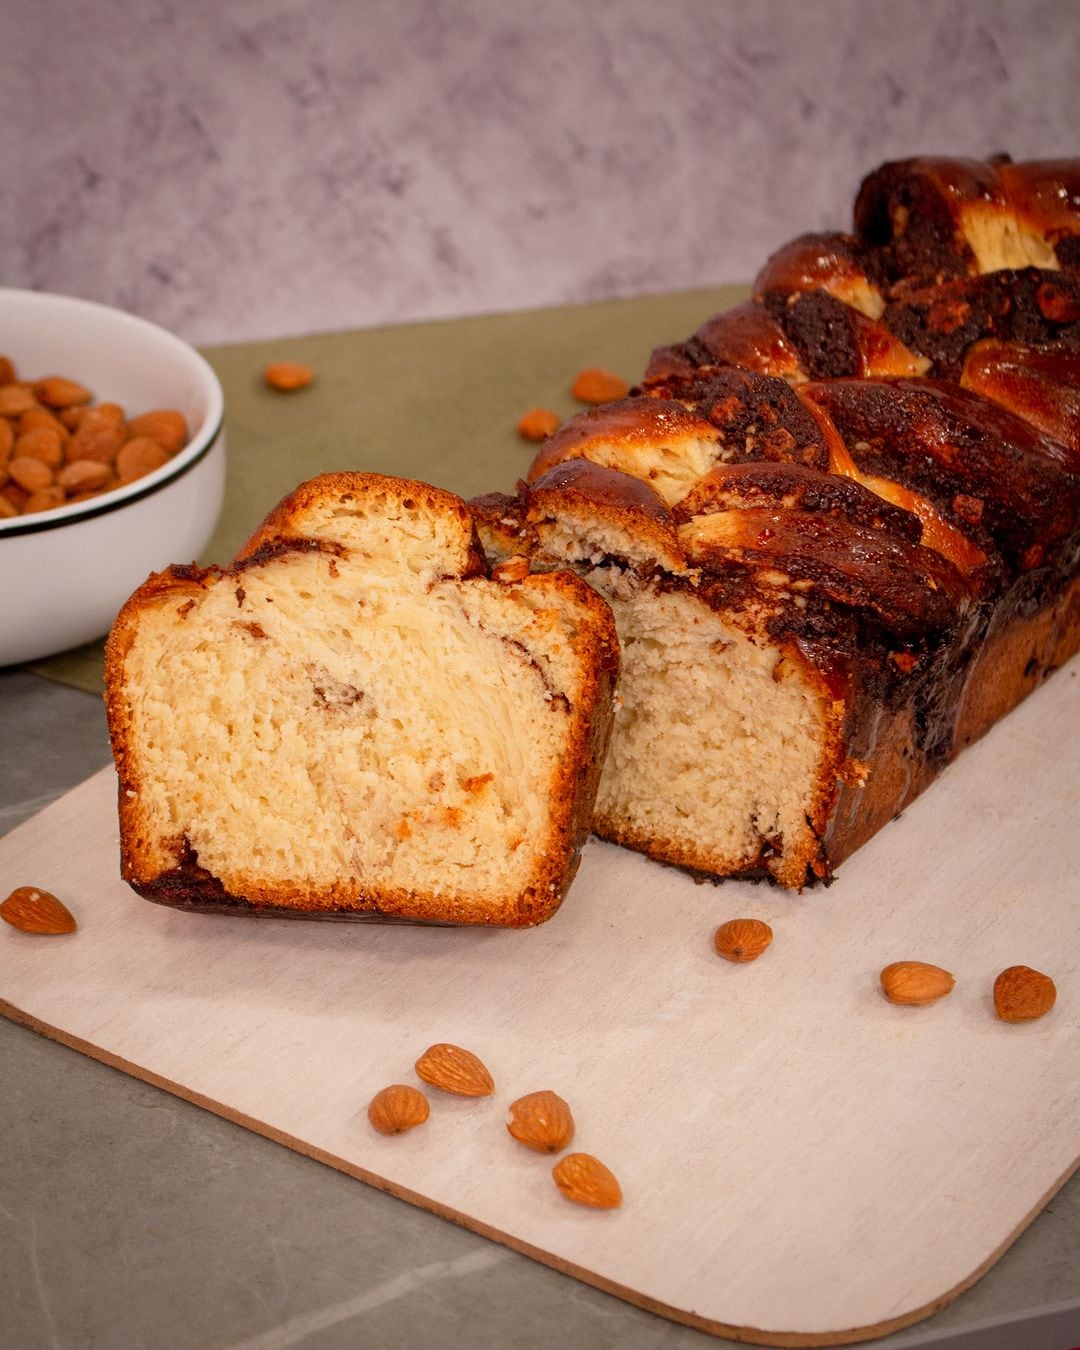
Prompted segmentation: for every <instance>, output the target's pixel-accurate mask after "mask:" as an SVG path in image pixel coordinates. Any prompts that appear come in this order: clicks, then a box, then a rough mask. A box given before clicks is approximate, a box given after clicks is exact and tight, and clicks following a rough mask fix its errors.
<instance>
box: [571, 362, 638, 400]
mask: <svg viewBox="0 0 1080 1350" xmlns="http://www.w3.org/2000/svg"><path fill="white" fill-rule="evenodd" d="M570 392H571V393H572V394H573V396H574V398H576V399H577V400H578V402H579V403H610V402H612V400H613V399H617V398H625V397H626V396H627V394H628V393H629V392H630V386H629V385H628V384H627V383H626V381H625V380H624V379H622V378H621V377H620V376H618V375H616V374H614V373H613V372H612V371H610V370H601V369H600V368H598V367H595V366H594V367H590V368H588V369H587V370H580V371H578V375H577V379H576V380H575V381H574V385H573V388H572V389H571V390H570Z"/></svg>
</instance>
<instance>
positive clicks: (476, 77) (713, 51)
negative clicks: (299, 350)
mask: <svg viewBox="0 0 1080 1350" xmlns="http://www.w3.org/2000/svg"><path fill="white" fill-rule="evenodd" d="M3 14H4V20H3V32H2V35H0V173H2V175H3V181H4V185H5V187H4V198H5V201H4V206H3V212H2V214H0V276H2V279H3V281H4V282H5V283H6V284H9V285H16V286H32V287H38V288H45V289H49V290H59V291H68V292H72V293H75V294H79V295H84V296H89V297H91V298H95V299H100V300H104V301H107V302H109V303H113V304H119V305H122V306H124V307H126V308H129V309H132V310H134V311H136V312H137V313H141V314H144V315H146V316H147V317H149V318H152V319H155V320H157V321H158V322H161V323H164V324H166V325H168V326H170V327H172V328H174V329H176V330H177V331H179V332H181V333H182V334H184V335H185V336H187V337H189V338H191V339H193V340H196V341H217V340H224V339H229V338H246V337H255V336H271V335H275V334H289V333H297V332H308V331H314V330H320V329H336V328H343V327H353V326H368V325H372V324H378V323H384V322H389V321H394V320H398V319H411V318H421V317H429V316H434V315H445V314H462V313H477V312H484V311H490V310H500V309H511V308H526V307H534V306H540V305H545V304H551V303H558V302H562V301H567V300H579V299H588V298H594V297H607V296H613V295H625V294H632V293H641V292H646V291H657V290H666V289H672V288H681V287H690V286H697V285H705V284H710V283H713V282H721V281H729V280H743V279H749V278H750V277H751V276H752V275H753V273H754V272H755V271H756V270H757V267H758V266H759V264H760V263H761V261H762V260H763V259H764V257H765V256H766V254H767V253H768V252H769V251H770V249H771V248H773V247H775V246H776V245H778V244H780V243H782V242H783V241H784V240H785V239H788V238H790V237H791V236H793V235H795V234H798V233H801V232H802V231H804V230H807V229H815V228H825V227H830V226H831V227H843V226H845V225H846V224H847V222H848V219H849V214H850V206H851V201H852V199H853V195H854V192H855V190H856V188H857V186H858V183H859V180H860V178H861V176H862V175H863V174H864V173H865V172H866V171H867V170H868V169H870V168H872V167H873V166H874V165H875V164H877V163H878V162H879V161H880V160H882V159H886V158H897V157H900V156H903V155H908V154H914V153H919V152H926V151H936V152H943V153H959V154H969V155H984V154H987V153H991V152H993V151H996V150H1000V149H1004V150H1008V151H1010V152H1011V153H1012V154H1013V155H1014V156H1015V157H1017V158H1023V157H1051V156H1059V155H1067V154H1075V153H1080V135H1078V128H1080V80H1078V78H1077V76H1078V73H1080V60H1078V57H1080V5H1077V4H1074V3H1072V0H1012V3H1007V2H1006V0H968V2H967V3H962V2H960V0H937V2H935V0H928V2H927V3H912V0H891V3H873V0H817V3H797V2H795V0H791V2H789V3H788V2H784V0H761V2H759V3H724V2H723V0H550V2H548V3H544V2H543V0H539V2H538V3H530V4H523V3H520V0H518V2H517V3H515V0H357V2H354V3H351V4H350V3H342V2H340V0H307V2H306V3H305V0H240V2H236V0H233V2H232V3H230V2H229V0H225V2H223V0H184V2H182V3H181V2H180V0H176V2H175V3H174V2H173V0H7V2H6V4H5V5H4V7H3Z"/></svg>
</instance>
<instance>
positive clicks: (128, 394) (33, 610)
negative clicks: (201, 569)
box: [0, 288, 225, 666]
mask: <svg viewBox="0 0 1080 1350" xmlns="http://www.w3.org/2000/svg"><path fill="white" fill-rule="evenodd" d="M0 353H2V354H3V355H5V356H8V357H10V358H11V360H12V361H13V362H14V364H15V369H16V374H17V377H18V378H19V379H40V378H43V377H44V376H46V375H65V376H67V377H68V378H70V379H73V380H77V381H78V382H79V383H80V384H83V385H85V386H86V387H87V388H88V389H90V390H92V391H93V395H94V401H95V402H99V403H103V402H114V403H119V404H121V405H122V406H123V408H124V410H125V412H126V414H127V415H128V417H129V418H130V417H136V416H138V415H139V414H140V413H143V412H149V411H151V410H152V409H155V408H177V409H179V410H180V412H182V413H183V414H184V416H185V418H186V419H187V424H188V430H189V432H190V435H191V439H190V440H189V442H188V444H187V445H186V446H185V447H184V448H183V449H182V450H180V451H179V452H178V453H177V454H176V455H174V456H173V458H172V459H170V460H169V461H168V463H167V464H163V465H162V466H161V468H160V469H155V470H154V472H153V473H149V474H146V475H145V477H143V478H138V479H136V480H135V481H134V482H133V483H128V484H127V485H126V486H125V487H121V488H116V489H115V490H114V491H112V492H105V493H102V494H101V495H100V496H97V497H90V498H87V499H86V500H85V501H82V502H76V503H73V504H71V505H68V506H60V507H57V508H56V509H55V510H52V511H40V512H38V513H36V514H33V515H28V516H14V517H12V518H10V519H2V520H0V666H3V665H11V664H13V663H15V662H19V661H33V660H38V659H39V658H41V657H44V656H51V655H53V654H54V653H56V652H60V651H66V650H67V649H68V648H69V647H76V646H78V645H79V644H80V643H83V642H90V641H91V640H92V639H94V638H99V637H101V636H102V635H103V634H104V633H106V632H107V631H108V629H109V627H110V625H111V624H112V621H113V619H114V618H115V616H116V612H117V610H118V609H119V608H120V606H121V605H122V604H123V602H124V601H125V600H126V599H127V597H128V596H129V595H130V594H131V592H132V591H133V590H134V589H135V588H136V587H137V586H138V585H139V584H140V583H141V582H143V581H145V580H146V578H147V576H148V575H149V574H150V573H151V572H154V571H157V570H159V569H160V568H162V567H165V566H166V565H167V564H169V563H174V562H175V563H189V562H193V561H194V560H195V559H196V557H197V556H198V555H199V554H200V553H201V552H202V550H203V549H204V548H205V547H206V545H207V543H208V542H209V540H210V536H211V534H212V533H213V531H214V527H215V525H216V524H217V520H218V517H219V515H220V514H221V505H222V500H223V498H224V494H225V436H224V431H223V428H222V418H223V413H224V399H223V397H222V392H221V385H220V384H219V382H218V379H217V376H216V375H215V374H214V372H213V370H212V369H211V368H210V366H209V365H208V364H207V362H206V361H205V360H204V359H203V358H202V357H201V356H200V355H199V353H198V352H197V351H195V349H194V348H193V347H189V346H188V344H187V343H186V342H182V341H181V340H180V338H178V337H176V336H174V334H172V333H169V332H167V331H166V330H165V329H164V328H159V327H158V326H157V325H156V324H152V323H148V322H147V321H146V320H145V319H140V318H136V317H135V315H133V314H127V313H125V312H124V311H122V310H118V309H110V308H108V307H107V306H105V305H98V304H94V303H93V302H92V301H89V300H78V299H75V298H74V297H72V296H66V295H51V294H47V293H43V292H40V291H19V290H5V289H2V288H0Z"/></svg>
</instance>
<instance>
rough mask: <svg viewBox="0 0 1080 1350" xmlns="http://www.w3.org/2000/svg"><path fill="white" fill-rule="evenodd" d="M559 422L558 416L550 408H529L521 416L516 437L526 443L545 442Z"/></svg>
mask: <svg viewBox="0 0 1080 1350" xmlns="http://www.w3.org/2000/svg"><path fill="white" fill-rule="evenodd" d="M559 421H560V419H559V414H558V413H554V412H552V411H551V409H550V408H530V409H529V411H528V412H525V413H522V414H521V420H520V421H519V422H518V424H517V431H518V435H519V436H520V437H521V438H522V440H526V441H546V440H547V438H548V437H549V436H550V435H551V433H552V432H553V431H554V430H555V428H556V427H557V426H558V425H559Z"/></svg>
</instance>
